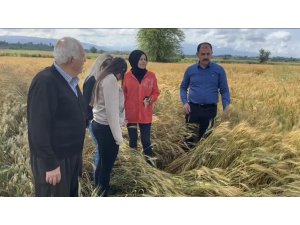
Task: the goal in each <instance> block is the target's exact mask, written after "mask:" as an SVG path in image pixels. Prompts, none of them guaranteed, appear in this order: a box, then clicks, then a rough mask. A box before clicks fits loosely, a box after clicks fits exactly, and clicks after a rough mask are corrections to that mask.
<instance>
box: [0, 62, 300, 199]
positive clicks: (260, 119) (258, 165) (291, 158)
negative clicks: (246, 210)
mask: <svg viewBox="0 0 300 225" xmlns="http://www.w3.org/2000/svg"><path fill="white" fill-rule="evenodd" d="M52 60H53V59H50V58H21V57H1V61H0V85H1V88H0V196H33V195H34V187H33V181H32V174H31V170H30V163H29V148H28V141H27V124H26V98H27V90H28V87H29V84H30V81H31V79H32V78H33V76H34V75H35V74H36V73H37V72H38V71H40V70H41V69H43V68H44V67H46V66H49V65H51V63H52ZM92 63H93V60H87V62H86V64H85V68H84V71H83V73H82V74H81V75H80V76H79V77H80V86H81V87H82V83H83V81H84V78H85V77H86V76H87V75H88V72H89V68H90V66H91V65H92ZM189 65H190V64H188V63H177V64H174V63H173V64H172V63H164V64H162V63H151V62H150V63H149V64H148V69H149V70H151V71H153V72H155V73H156V75H157V78H158V85H159V88H160V90H161V95H160V98H159V101H158V102H157V104H156V106H155V110H154V111H155V115H154V117H155V120H154V122H153V129H152V142H153V149H154V152H155V155H156V158H157V167H158V168H154V167H151V166H149V165H148V164H147V163H146V162H145V161H144V159H143V156H142V154H141V152H133V151H132V150H131V149H130V148H129V146H128V141H127V133H126V129H123V134H124V137H125V143H124V144H123V145H122V146H121V148H120V152H119V155H118V158H117V161H116V163H115V166H114V169H113V173H112V179H111V186H112V189H114V190H115V192H116V196H300V121H299V117H300V116H299V115H300V104H299V96H300V88H299V86H300V66H297V65H254V64H251V65H250V64H222V66H224V68H225V70H226V72H227V76H228V82H229V86H230V91H231V100H232V106H231V112H230V118H229V120H228V121H223V120H222V119H221V115H222V110H221V108H222V107H221V104H220V105H219V107H218V116H217V119H216V124H215V127H214V130H213V133H212V134H211V135H210V136H209V137H208V138H207V139H206V140H204V141H202V142H200V143H199V144H198V145H197V146H195V147H194V148H192V149H187V148H186V147H185V145H184V142H183V140H184V139H185V138H186V137H187V136H188V135H190V133H189V131H188V129H187V128H186V126H185V120H184V111H183V107H182V104H181V102H180V98H179V85H180V82H181V79H182V76H183V73H184V71H185V69H186V68H187V66H189ZM139 149H141V147H140V148H139ZM93 156H94V146H93V143H92V141H91V138H90V136H89V133H88V131H87V133H86V139H85V145H84V171H83V176H82V177H81V178H80V196H96V191H95V189H94V187H93V184H92V181H91V174H92V171H93Z"/></svg>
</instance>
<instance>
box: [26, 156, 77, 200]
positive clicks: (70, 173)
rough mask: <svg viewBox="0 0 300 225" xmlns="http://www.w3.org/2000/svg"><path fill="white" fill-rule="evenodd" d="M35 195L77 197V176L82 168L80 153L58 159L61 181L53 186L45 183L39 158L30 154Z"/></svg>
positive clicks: (42, 166) (44, 174) (42, 165)
mask: <svg viewBox="0 0 300 225" xmlns="http://www.w3.org/2000/svg"><path fill="white" fill-rule="evenodd" d="M30 162H31V169H32V174H33V177H34V181H35V196H37V197H78V177H79V175H80V173H81V170H82V168H81V167H82V154H81V153H79V154H76V155H74V156H72V157H69V158H64V159H61V160H60V173H61V181H60V182H59V183H58V184H56V185H55V186H53V185H51V184H48V183H46V172H47V171H46V168H45V164H44V163H43V161H42V160H41V159H40V158H37V157H36V156H34V155H31V156H30Z"/></svg>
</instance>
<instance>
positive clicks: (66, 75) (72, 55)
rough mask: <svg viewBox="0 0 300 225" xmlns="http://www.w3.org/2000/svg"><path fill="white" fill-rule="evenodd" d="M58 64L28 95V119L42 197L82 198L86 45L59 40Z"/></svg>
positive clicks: (37, 79) (32, 157)
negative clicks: (81, 80) (81, 85)
mask: <svg viewBox="0 0 300 225" xmlns="http://www.w3.org/2000/svg"><path fill="white" fill-rule="evenodd" d="M54 60H55V62H54V64H53V65H52V66H51V67H47V68H45V69H44V70H42V71H41V72H39V73H38V74H37V75H36V76H35V77H34V78H33V80H32V83H31V85H30V88H29V93H28V102H27V120H28V139H29V147H30V160H31V168H32V173H33V177H34V181H35V194H36V196H65V197H68V196H78V177H79V175H80V173H81V170H82V149H83V143H84V136H85V111H84V110H85V109H84V102H83V97H82V94H81V91H80V89H79V87H78V81H79V78H78V75H79V74H80V73H81V72H82V70H83V65H84V62H85V60H86V58H85V52H84V49H83V47H82V45H81V44H80V42H79V41H78V40H76V39H74V38H71V37H64V38H62V39H60V40H58V42H57V44H56V46H55V48H54Z"/></svg>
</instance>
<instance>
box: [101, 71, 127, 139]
mask: <svg viewBox="0 0 300 225" xmlns="http://www.w3.org/2000/svg"><path fill="white" fill-rule="evenodd" d="M103 95H104V104H105V111H106V116H107V122H108V124H109V127H110V129H111V132H112V134H113V137H114V139H115V141H116V144H118V145H120V144H122V142H123V137H122V130H121V127H120V123H119V101H120V100H119V86H118V82H117V79H116V78H115V76H108V77H107V78H106V79H104V80H103Z"/></svg>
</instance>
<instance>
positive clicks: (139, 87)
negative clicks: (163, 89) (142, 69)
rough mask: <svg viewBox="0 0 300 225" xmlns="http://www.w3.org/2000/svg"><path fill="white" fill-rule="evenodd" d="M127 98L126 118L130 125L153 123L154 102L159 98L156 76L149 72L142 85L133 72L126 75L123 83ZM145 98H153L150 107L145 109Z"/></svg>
mask: <svg viewBox="0 0 300 225" xmlns="http://www.w3.org/2000/svg"><path fill="white" fill-rule="evenodd" d="M123 91H124V96H125V118H126V120H127V121H128V123H151V122H152V113H153V106H154V104H153V103H154V102H155V101H156V100H157V98H158V96H159V89H158V86H157V80H156V77H155V74H154V73H153V72H151V71H147V73H146V74H145V76H144V78H143V80H142V82H141V83H139V81H138V80H137V79H136V77H135V76H134V75H133V74H132V72H131V71H128V72H127V73H126V74H125V77H124V82H123ZM145 97H152V101H151V103H150V105H148V106H147V107H145V105H144V99H145Z"/></svg>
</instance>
